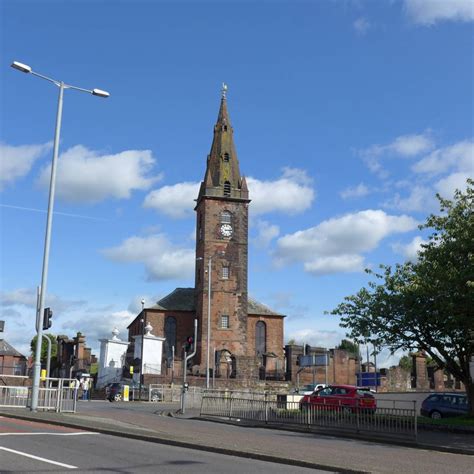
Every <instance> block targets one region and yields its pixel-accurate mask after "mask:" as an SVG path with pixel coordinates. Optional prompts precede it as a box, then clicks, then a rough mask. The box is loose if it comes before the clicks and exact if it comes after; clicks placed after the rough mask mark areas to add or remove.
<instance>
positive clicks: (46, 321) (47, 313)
mask: <svg viewBox="0 0 474 474" xmlns="http://www.w3.org/2000/svg"><path fill="white" fill-rule="evenodd" d="M52 317H53V312H52V311H51V308H44V313H43V330H46V329H49V328H50V327H51V325H52V322H51V318H52Z"/></svg>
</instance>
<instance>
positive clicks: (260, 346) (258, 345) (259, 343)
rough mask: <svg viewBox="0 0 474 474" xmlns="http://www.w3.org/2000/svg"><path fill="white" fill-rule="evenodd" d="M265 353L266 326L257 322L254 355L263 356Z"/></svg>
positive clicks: (261, 322)
mask: <svg viewBox="0 0 474 474" xmlns="http://www.w3.org/2000/svg"><path fill="white" fill-rule="evenodd" d="M265 352H267V326H266V325H265V323H264V322H263V321H258V322H257V324H256V326H255V353H256V354H257V355H263V354H265Z"/></svg>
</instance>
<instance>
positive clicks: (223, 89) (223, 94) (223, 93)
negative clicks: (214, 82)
mask: <svg viewBox="0 0 474 474" xmlns="http://www.w3.org/2000/svg"><path fill="white" fill-rule="evenodd" d="M226 95H227V84H226V83H225V82H223V83H222V98H223V99H225V98H226Z"/></svg>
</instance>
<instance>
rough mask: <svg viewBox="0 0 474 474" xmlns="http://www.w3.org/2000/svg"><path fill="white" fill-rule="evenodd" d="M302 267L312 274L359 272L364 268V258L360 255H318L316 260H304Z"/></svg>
mask: <svg viewBox="0 0 474 474" xmlns="http://www.w3.org/2000/svg"><path fill="white" fill-rule="evenodd" d="M304 269H305V271H306V272H308V273H311V274H312V275H329V274H331V273H350V272H361V271H363V270H364V258H363V257H362V256H361V255H336V256H330V257H319V258H317V259H316V260H313V261H310V262H305V264H304Z"/></svg>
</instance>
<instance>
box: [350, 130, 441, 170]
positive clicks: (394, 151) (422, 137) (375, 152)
mask: <svg viewBox="0 0 474 474" xmlns="http://www.w3.org/2000/svg"><path fill="white" fill-rule="evenodd" d="M433 146H434V142H433V140H432V138H431V136H430V135H429V132H425V133H423V134H418V135H416V134H412V135H401V136H399V137H397V138H395V140H394V141H393V142H391V143H388V144H387V145H379V144H375V145H371V146H370V147H368V148H365V149H363V150H359V152H358V153H359V155H360V156H361V157H362V158H363V159H364V162H365V163H366V165H367V167H368V168H369V169H370V171H371V172H372V173H374V174H377V175H379V176H380V177H381V178H386V177H387V175H388V173H387V171H386V170H384V169H383V167H382V165H381V164H380V159H381V158H383V157H384V156H400V157H403V158H411V157H414V156H417V155H420V154H421V153H426V152H428V151H429V150H431V149H432V148H433Z"/></svg>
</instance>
